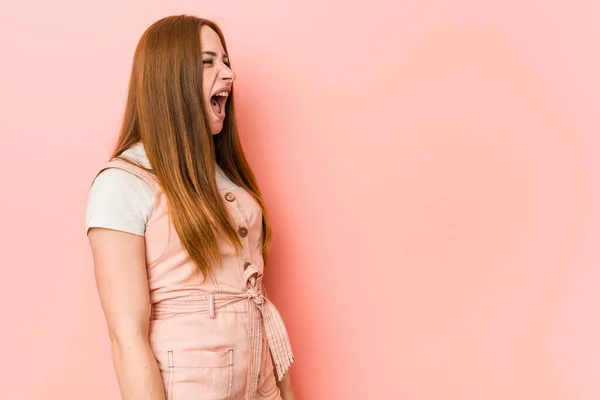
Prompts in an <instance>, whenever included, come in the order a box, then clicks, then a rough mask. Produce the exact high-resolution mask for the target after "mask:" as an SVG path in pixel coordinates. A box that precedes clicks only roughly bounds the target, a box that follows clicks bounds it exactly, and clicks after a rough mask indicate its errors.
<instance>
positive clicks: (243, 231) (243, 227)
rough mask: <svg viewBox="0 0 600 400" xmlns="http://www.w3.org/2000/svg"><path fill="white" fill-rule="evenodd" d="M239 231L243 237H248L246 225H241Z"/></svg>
mask: <svg viewBox="0 0 600 400" xmlns="http://www.w3.org/2000/svg"><path fill="white" fill-rule="evenodd" d="M238 233H239V234H240V236H241V237H246V235H247V234H248V228H246V227H245V226H240V229H238Z"/></svg>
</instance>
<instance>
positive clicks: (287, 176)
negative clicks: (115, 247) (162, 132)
mask: <svg viewBox="0 0 600 400" xmlns="http://www.w3.org/2000/svg"><path fill="white" fill-rule="evenodd" d="M177 13H190V14H196V15H201V16H205V17H209V18H213V19H215V20H216V21H217V22H218V23H219V24H220V25H221V26H222V28H223V30H224V31H225V34H226V37H227V39H228V44H229V49H230V53H231V59H232V61H233V63H234V68H235V70H236V72H237V74H238V82H237V88H238V91H237V93H238V105H239V119H240V124H241V129H242V135H243V138H242V139H243V143H244V146H245V149H246V151H247V153H248V157H249V158H250V161H251V164H252V165H253V167H254V169H255V172H256V174H257V176H258V178H259V181H260V182H261V186H262V188H263V191H264V195H265V198H266V200H267V203H268V205H269V206H270V210H271V214H272V217H273V223H274V229H275V233H276V238H275V242H274V250H273V260H272V261H273V263H272V267H271V270H270V271H269V272H268V278H267V285H268V287H269V294H270V296H271V298H272V299H273V301H274V302H275V303H276V304H277V305H278V307H279V309H280V311H281V313H282V314H283V316H284V318H285V319H286V321H287V324H288V328H289V330H290V336H291V339H292V342H293V345H294V349H295V352H296V355H297V363H296V364H295V365H294V367H293V368H292V378H293V381H294V386H295V389H296V393H297V397H298V399H299V400H309V399H310V400H320V399H323V400H324V399H340V400H342V399H343V400H354V399H361V400H363V399H364V400H371V399H410V400H434V399H436V400H437V399H444V400H454V399H456V400H459V399H460V400H464V399H478V400H479V399H485V400H506V399H515V400H516V399H543V400H554V399H557V400H558V399H560V400H575V399H577V400H579V399H582V400H583V399H586V400H587V399H589V400H591V399H598V398H600V386H599V385H598V382H599V379H600V290H599V286H600V272H599V269H598V265H599V263H600V247H599V246H598V241H599V240H600V239H599V238H600V161H599V160H600V158H599V157H598V156H597V153H598V148H599V145H600V139H599V137H598V128H599V123H598V107H599V105H600V101H599V100H600V72H599V71H600V57H599V56H598V42H599V40H598V39H599V36H600V35H599V34H600V25H599V24H598V21H599V20H600V3H599V2H598V1H592V0H589V1H584V0H580V1H574V0H562V1H559V0H549V1H544V2H542V1H533V0H529V1H517V0H509V1H495V2H491V1H477V0H467V1H460V2H458V1H449V0H446V1H443V0H441V1H436V2H409V1H404V2H396V1H391V0H390V1H387V2H384V1H367V2H358V1H356V2H351V1H339V0H336V1H325V2H321V1H317V0H310V1H307V0H304V1H295V2H291V1H280V0H278V1H275V0H265V1H247V0H245V1H217V0H214V1H211V2H202V1H197V0H196V1H183V0H178V1H169V2H167V1H141V0H130V1H127V2H121V1H116V0H107V1H96V2H89V1H66V0H58V1H52V2H48V1H36V2H27V1H24V2H15V1H12V2H9V1H4V2H3V3H2V5H1V10H0V49H2V50H1V51H2V56H1V57H2V58H1V62H0V107H1V109H2V111H1V112H0V171H1V172H0V193H1V195H2V198H1V199H2V200H1V202H2V203H1V206H2V207H1V208H0V221H1V224H0V235H1V237H0V238H1V243H2V245H1V255H2V259H1V260H0V266H1V268H2V279H0V315H2V319H1V320H2V323H1V326H2V327H1V329H0V354H1V355H2V356H1V358H2V361H1V362H0V399H2V400H33V399H36V400H37V399H69V400H70V399H73V400H75V399H78V400H79V399H86V400H100V399H102V400H105V399H117V398H119V395H118V389H117V384H116V379H115V376H114V372H113V369H112V368H113V367H112V362H111V356H110V349H109V343H108V337H107V332H106V327H105V323H104V319H103V315H102V312H101V308H100V304H99V301H98V298H97V293H96V288H95V284H94V280H93V269H92V264H91V255H90V252H89V249H88V244H87V239H86V237H85V234H84V215H85V205H86V200H87V190H88V185H89V183H90V180H91V178H92V175H93V173H94V171H95V169H96V168H97V167H98V166H99V165H100V163H102V162H103V161H104V160H105V158H106V157H107V155H108V152H109V150H110V148H111V146H112V143H113V141H114V138H115V135H116V131H117V129H118V127H119V123H120V119H121V115H122V110H123V103H124V98H125V93H126V89H127V81H128V77H129V71H130V67H131V59H132V56H133V51H134V48H135V45H136V43H137V41H138V39H139V37H140V35H141V34H142V32H143V31H144V30H145V29H146V27H147V26H149V24H150V23H152V22H153V21H155V20H157V19H159V18H161V17H163V16H166V15H170V14H177Z"/></svg>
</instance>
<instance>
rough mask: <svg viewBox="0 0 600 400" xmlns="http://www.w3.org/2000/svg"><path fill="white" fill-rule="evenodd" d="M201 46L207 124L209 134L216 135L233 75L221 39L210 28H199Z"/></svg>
mask: <svg viewBox="0 0 600 400" xmlns="http://www.w3.org/2000/svg"><path fill="white" fill-rule="evenodd" d="M200 42H201V44H202V60H203V71H202V91H203V92H204V98H203V99H202V101H203V102H204V107H205V110H208V118H207V119H208V122H209V126H210V130H211V133H212V134H213V135H216V134H217V133H219V132H221V129H223V120H224V119H225V103H226V102H227V97H228V96H229V93H231V87H232V85H233V81H234V80H235V74H234V73H233V71H232V70H231V69H230V68H229V58H228V57H227V54H225V50H224V49H223V45H222V44H221V38H220V37H219V35H217V32H215V31H214V30H213V29H212V28H211V27H209V26H207V25H202V28H200Z"/></svg>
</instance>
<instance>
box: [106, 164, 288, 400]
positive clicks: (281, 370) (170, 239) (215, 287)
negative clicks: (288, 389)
mask: <svg viewBox="0 0 600 400" xmlns="http://www.w3.org/2000/svg"><path fill="white" fill-rule="evenodd" d="M106 168H121V169H124V170H126V171H129V172H131V173H133V174H135V175H137V176H138V177H140V178H142V179H144V180H145V181H146V182H147V183H148V184H149V185H150V187H151V188H152V189H153V191H154V193H155V205H154V210H153V212H152V216H151V218H150V221H149V223H148V227H147V229H146V233H145V243H146V267H147V273H148V285H149V291H150V303H151V305H150V306H151V312H150V332H149V341H150V346H151V348H152V350H153V352H154V356H155V358H156V360H157V363H158V367H159V369H160V372H161V376H162V379H163V383H164V388H165V394H166V399H167V400H192V399H193V400H217V399H219V400H221V399H222V400H225V399H234V400H242V399H243V400H252V399H265V400H267V399H268V400H277V399H279V400H281V394H280V392H279V388H278V387H277V383H276V379H277V377H276V375H275V371H276V373H277V376H278V377H279V379H281V378H283V376H284V375H285V373H286V372H287V371H288V369H289V367H290V366H291V365H292V363H293V362H294V355H293V353H292V349H291V345H290V341H289V338H288V334H287V331H286V329H285V325H284V323H283V321H282V319H281V316H280V314H279V312H278V311H277V309H276V308H275V306H274V305H273V304H272V303H271V302H270V301H269V300H268V299H267V298H266V297H265V296H264V289H263V286H262V275H263V258H262V252H261V244H262V211H261V208H260V207H259V205H258V204H257V203H256V201H255V200H254V199H253V198H252V196H250V195H249V194H248V192H247V191H246V190H245V189H244V188H237V189H234V190H229V189H219V192H220V194H221V198H222V199H223V201H224V204H225V205H226V207H227V210H228V211H229V213H230V214H231V215H232V217H233V220H234V221H235V224H236V225H237V227H238V235H239V236H240V239H241V240H242V244H243V249H242V251H241V252H238V251H236V250H235V248H234V247H233V246H232V245H231V244H229V243H227V242H225V241H223V240H221V239H219V247H220V252H221V256H222V260H223V261H222V267H221V268H219V267H217V268H214V270H213V271H214V272H213V273H212V274H211V276H209V277H207V279H206V281H205V282H204V283H201V280H200V276H201V274H193V273H192V271H193V270H194V268H195V266H194V264H193V263H192V262H191V259H190V257H189V255H188V253H187V251H185V249H184V247H183V246H182V244H181V242H180V240H179V237H178V235H177V232H176V231H175V229H174V227H173V225H172V224H171V221H170V218H169V214H168V210H167V199H166V196H165V193H164V191H163V190H162V188H161V185H160V183H159V182H158V180H157V179H156V177H154V176H153V175H151V174H149V173H147V172H146V171H144V170H143V169H141V168H138V167H136V166H134V165H131V164H129V163H127V162H125V161H121V160H112V161H110V162H108V163H107V164H105V165H104V166H103V167H102V168H101V169H100V170H99V171H98V173H100V172H101V171H102V170H104V169H106ZM273 362H274V363H275V371H274V365H273Z"/></svg>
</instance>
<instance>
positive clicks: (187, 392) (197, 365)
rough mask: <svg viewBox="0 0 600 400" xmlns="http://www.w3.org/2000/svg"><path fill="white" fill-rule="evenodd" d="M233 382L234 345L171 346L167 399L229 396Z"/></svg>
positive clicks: (203, 399)
mask: <svg viewBox="0 0 600 400" xmlns="http://www.w3.org/2000/svg"><path fill="white" fill-rule="evenodd" d="M232 384H233V349H228V350H221V351H211V350H169V351H168V371H167V379H166V380H165V385H166V387H165V393H166V395H167V400H228V399H230V398H231V391H232Z"/></svg>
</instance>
